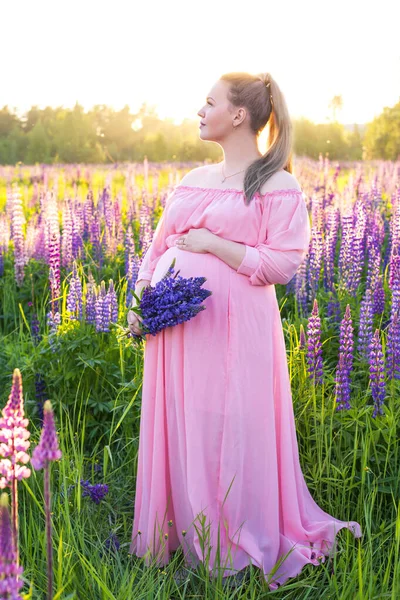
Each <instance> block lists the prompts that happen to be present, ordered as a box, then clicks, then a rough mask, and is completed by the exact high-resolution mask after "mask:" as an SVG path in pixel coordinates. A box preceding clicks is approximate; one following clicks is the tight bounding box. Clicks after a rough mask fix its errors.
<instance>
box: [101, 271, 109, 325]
mask: <svg viewBox="0 0 400 600" xmlns="http://www.w3.org/2000/svg"><path fill="white" fill-rule="evenodd" d="M100 293H101V294H102V296H103V304H102V316H103V319H102V331H104V332H105V333H108V332H109V331H110V316H111V297H110V296H109V295H108V294H107V292H106V284H105V282H104V281H102V282H101V283H100Z"/></svg>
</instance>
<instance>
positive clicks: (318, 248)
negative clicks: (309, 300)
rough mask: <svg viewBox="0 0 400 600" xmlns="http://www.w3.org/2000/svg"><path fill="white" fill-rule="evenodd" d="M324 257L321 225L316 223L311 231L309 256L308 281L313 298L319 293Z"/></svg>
mask: <svg viewBox="0 0 400 600" xmlns="http://www.w3.org/2000/svg"><path fill="white" fill-rule="evenodd" d="M322 255H323V241H322V231H321V225H320V224H319V222H318V221H316V222H315V224H314V225H313V226H312V229H311V240H310V250H309V254H308V265H309V268H308V281H309V289H310V296H311V297H313V296H315V295H316V293H317V289H318V282H319V279H320V273H321V265H322Z"/></svg>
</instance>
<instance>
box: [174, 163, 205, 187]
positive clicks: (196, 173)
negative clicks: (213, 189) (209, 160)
mask: <svg viewBox="0 0 400 600" xmlns="http://www.w3.org/2000/svg"><path fill="white" fill-rule="evenodd" d="M210 172H211V166H210V165H202V166H201V167H195V168H194V169H191V170H190V171H189V172H188V173H186V175H184V176H183V177H182V179H181V180H180V182H179V185H195V186H196V185H199V186H202V185H204V184H205V182H206V178H207V177H208V176H209V175H210Z"/></svg>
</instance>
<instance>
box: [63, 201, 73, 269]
mask: <svg viewBox="0 0 400 600" xmlns="http://www.w3.org/2000/svg"><path fill="white" fill-rule="evenodd" d="M72 221H73V219H72V212H71V201H70V200H69V199H68V200H67V201H66V203H65V205H64V207H63V230H62V236H61V256H62V261H61V264H62V266H63V267H65V268H69V266H70V264H71V262H72V259H73V257H72Z"/></svg>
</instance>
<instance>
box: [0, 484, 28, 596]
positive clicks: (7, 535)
mask: <svg viewBox="0 0 400 600" xmlns="http://www.w3.org/2000/svg"><path fill="white" fill-rule="evenodd" d="M23 572H24V569H23V567H21V566H19V565H18V560H17V551H16V548H15V542H14V538H13V533H12V527H11V520H10V513H9V510H8V494H6V493H5V492H3V493H2V494H1V496H0V598H9V599H10V600H23V599H22V596H21V595H20V593H19V592H20V590H21V588H22V587H23V585H24V582H23V581H22V579H21V575H22V573H23Z"/></svg>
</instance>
